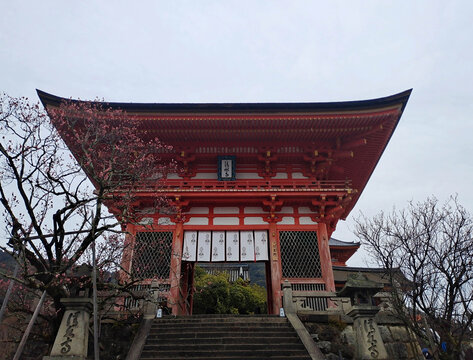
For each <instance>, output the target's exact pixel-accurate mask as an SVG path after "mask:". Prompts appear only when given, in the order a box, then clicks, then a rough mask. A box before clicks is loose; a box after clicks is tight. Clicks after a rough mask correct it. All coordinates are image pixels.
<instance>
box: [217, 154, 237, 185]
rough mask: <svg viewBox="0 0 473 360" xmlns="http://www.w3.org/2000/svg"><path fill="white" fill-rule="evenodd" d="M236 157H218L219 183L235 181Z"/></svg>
mask: <svg viewBox="0 0 473 360" xmlns="http://www.w3.org/2000/svg"><path fill="white" fill-rule="evenodd" d="M235 169H236V156H219V157H218V181H235V179H236V173H235Z"/></svg>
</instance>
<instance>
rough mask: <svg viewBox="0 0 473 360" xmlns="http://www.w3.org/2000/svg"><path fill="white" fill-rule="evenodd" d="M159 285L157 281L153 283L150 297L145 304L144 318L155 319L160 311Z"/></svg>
mask: <svg viewBox="0 0 473 360" xmlns="http://www.w3.org/2000/svg"><path fill="white" fill-rule="evenodd" d="M158 297H159V285H158V282H157V281H156V280H153V281H152V282H151V288H150V292H149V294H148V296H147V297H146V299H145V300H144V302H143V306H144V308H143V318H144V319H154V318H155V317H156V312H157V310H158Z"/></svg>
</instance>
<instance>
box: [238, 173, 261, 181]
mask: <svg viewBox="0 0 473 360" xmlns="http://www.w3.org/2000/svg"><path fill="white" fill-rule="evenodd" d="M236 179H237V180H246V179H263V177H261V176H259V175H258V173H248V172H242V173H239V172H238V171H237V173H236Z"/></svg>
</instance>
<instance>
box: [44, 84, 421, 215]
mask: <svg viewBox="0 0 473 360" xmlns="http://www.w3.org/2000/svg"><path fill="white" fill-rule="evenodd" d="M411 91H412V90H406V91H404V92H401V93H399V94H395V95H392V96H387V97H382V98H378V99H371V100H361V101H342V102H304V103H205V104H195V103H168V104H160V103H118V102H105V103H101V104H102V105H104V106H105V107H111V108H115V109H122V110H124V111H126V112H127V113H128V114H130V115H131V116H132V117H133V119H135V120H136V121H138V122H139V123H140V128H142V129H144V130H146V133H147V134H148V135H147V136H156V137H158V138H159V139H160V140H161V141H162V142H164V143H167V144H170V145H173V146H174V147H175V148H176V149H180V148H189V147H190V146H194V151H195V152H196V153H198V154H200V155H201V156H204V155H205V156H213V155H215V154H219V155H224V154H236V155H237V156H241V158H242V159H245V158H249V157H251V156H253V157H255V156H257V155H258V154H261V151H262V149H263V148H266V149H267V148H271V147H274V148H279V149H280V150H281V151H280V152H279V153H277V154H276V155H277V156H278V161H280V162H285V163H286V164H291V163H294V162H296V161H299V162H301V161H306V160H301V159H302V157H303V156H304V157H305V156H308V158H309V160H310V157H311V156H314V153H318V154H319V155H320V154H323V156H325V157H326V158H327V160H328V164H330V165H329V166H330V168H329V170H327V171H328V175H327V178H328V179H330V180H334V181H341V182H349V183H350V184H351V185H350V186H351V188H352V189H354V190H356V191H355V192H354V194H353V196H352V197H351V200H350V202H349V203H348V204H346V205H344V210H343V213H342V214H341V215H340V218H342V219H344V218H346V217H347V216H348V214H349V213H350V211H351V209H352V208H353V207H354V205H355V204H356V202H357V200H358V198H359V196H360V195H361V192H362V191H363V189H364V187H365V186H366V184H367V182H368V180H369V178H370V176H371V174H372V173H373V171H374V169H375V167H376V165H377V163H378V161H379V159H380V157H381V155H382V153H383V152H384V149H385V148H386V146H387V144H388V142H389V139H390V138H391V136H392V134H393V132H394V130H395V128H396V126H397V124H398V122H399V120H400V118H401V115H402V113H403V111H404V108H405V106H406V104H407V101H408V99H409V96H410V94H411ZM37 92H38V96H39V98H40V99H41V102H42V103H43V105H44V106H45V107H46V109H48V108H49V107H57V106H59V104H60V103H61V102H62V101H65V100H67V101H73V102H76V101H79V100H69V99H66V98H62V97H58V96H55V95H51V94H48V93H46V92H43V91H41V90H37ZM327 149H328V150H327ZM332 150H333V151H332ZM336 151H338V154H339V155H340V156H337V154H335V155H334V152H336ZM319 155H315V156H319ZM319 158H320V156H319ZM329 158H330V159H329ZM317 161H323V160H320V159H319V160H317ZM332 161H333V163H334V165H333V166H332ZM324 171H325V170H324Z"/></svg>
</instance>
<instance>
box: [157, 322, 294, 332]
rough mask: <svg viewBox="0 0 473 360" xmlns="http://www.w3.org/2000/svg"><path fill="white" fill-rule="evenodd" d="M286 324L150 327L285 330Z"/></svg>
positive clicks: (169, 327)
mask: <svg viewBox="0 0 473 360" xmlns="http://www.w3.org/2000/svg"><path fill="white" fill-rule="evenodd" d="M287 326H288V324H269V323H263V324H245V323H229V324H207V323H202V324H166V325H156V324H154V325H152V326H151V330H152V331H159V330H166V331H171V330H172V329H191V330H195V329H203V330H205V329H232V330H235V329H242V330H248V329H263V330H264V329H287Z"/></svg>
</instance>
